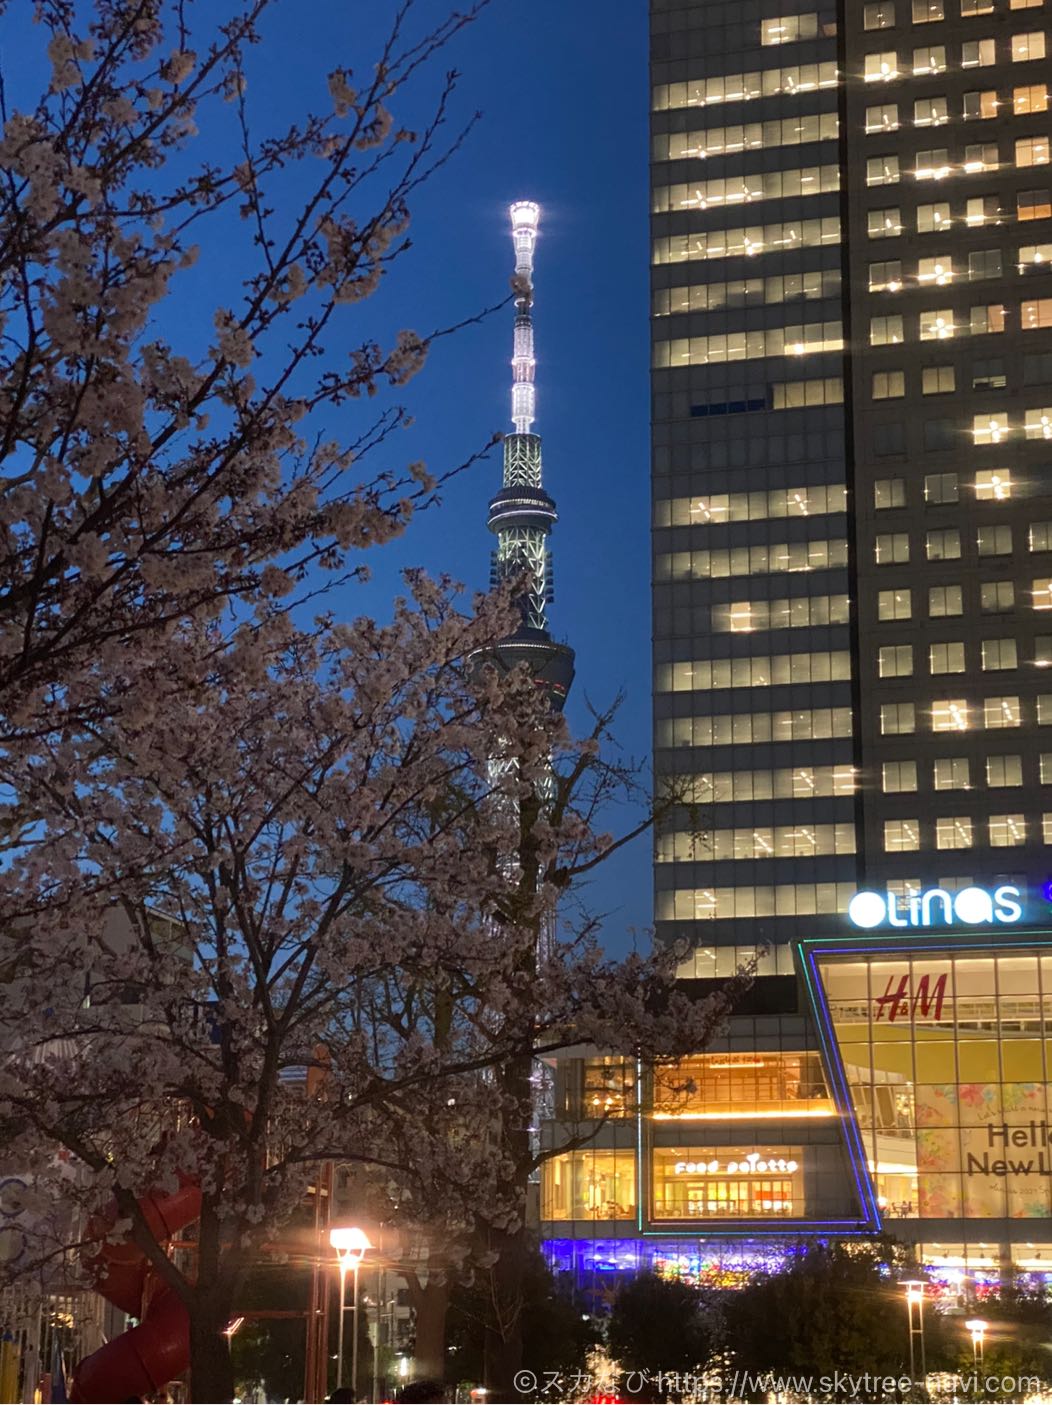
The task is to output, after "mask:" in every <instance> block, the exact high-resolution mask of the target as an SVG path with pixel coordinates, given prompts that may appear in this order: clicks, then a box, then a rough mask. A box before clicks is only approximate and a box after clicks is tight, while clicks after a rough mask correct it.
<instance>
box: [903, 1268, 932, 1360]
mask: <svg viewBox="0 0 1052 1405" xmlns="http://www.w3.org/2000/svg"><path fill="white" fill-rule="evenodd" d="M902 1286H903V1287H904V1288H905V1290H906V1319H907V1322H908V1324H909V1334H910V1380H911V1381H913V1380H916V1376H917V1362H916V1354H915V1350H914V1339H915V1338H919V1339H920V1365H921V1378H922V1379H924V1380H926V1379H927V1376H928V1368H927V1363H926V1362H925V1360H924V1284H923V1283H922V1282H921V1280H920V1279H919V1278H913V1279H910V1280H909V1282H907V1283H903V1285H902Z"/></svg>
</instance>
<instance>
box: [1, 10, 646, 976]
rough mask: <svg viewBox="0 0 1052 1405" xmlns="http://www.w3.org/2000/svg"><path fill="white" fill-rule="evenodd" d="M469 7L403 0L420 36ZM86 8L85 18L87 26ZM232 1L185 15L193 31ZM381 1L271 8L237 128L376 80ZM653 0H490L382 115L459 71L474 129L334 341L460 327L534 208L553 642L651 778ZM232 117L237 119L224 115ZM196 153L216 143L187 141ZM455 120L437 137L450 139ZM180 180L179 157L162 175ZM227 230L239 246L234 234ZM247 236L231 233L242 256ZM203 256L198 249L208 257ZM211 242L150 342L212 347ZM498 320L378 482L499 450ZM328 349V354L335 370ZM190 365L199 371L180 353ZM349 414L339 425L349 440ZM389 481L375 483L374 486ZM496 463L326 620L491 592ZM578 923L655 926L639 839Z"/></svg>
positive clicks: (492, 290)
mask: <svg viewBox="0 0 1052 1405" xmlns="http://www.w3.org/2000/svg"><path fill="white" fill-rule="evenodd" d="M458 3H459V5H460V7H461V8H463V7H464V3H465V0H415V4H414V5H413V7H412V12H411V14H412V22H413V23H414V24H415V26H416V28H417V29H420V28H421V27H423V26H426V25H427V23H428V22H429V21H430V22H431V23H437V22H438V21H439V20H440V19H441V18H442V17H443V16H444V15H445V14H446V13H447V12H448V10H449V9H450V8H453V7H455V6H456V5H457V4H458ZM89 8H90V0H78V9H79V10H80V12H81V14H84V13H85V12H86V11H87V10H88V9H89ZM235 8H236V6H235V5H234V0H197V3H196V4H191V5H190V6H189V7H188V11H189V15H190V18H191V22H192V23H193V22H194V15H195V13H196V15H197V16H199V17H200V20H198V21H197V22H198V23H200V22H201V21H203V20H204V19H205V18H206V17H207V18H208V19H209V20H212V19H219V18H221V17H223V16H227V15H229V14H230V13H231V11H232V10H233V9H235ZM394 8H395V0H282V3H280V4H278V5H276V7H275V10H274V13H273V14H268V15H266V16H265V18H264V22H263V26H262V29H263V36H264V43H263V44H262V45H261V46H260V47H259V48H257V49H256V50H254V52H253V54H252V56H251V60H250V67H249V85H248V99H249V114H250V118H251V119H252V120H253V126H254V127H256V128H257V129H258V130H259V131H262V130H264V129H265V128H267V127H268V125H269V129H270V130H274V129H279V128H280V126H281V124H282V122H283V121H287V120H288V119H290V118H291V117H292V116H293V114H295V113H298V112H299V111H300V110H301V109H302V107H303V106H304V105H308V106H313V107H314V109H315V110H326V109H327V108H328V105H329V100H328V97H327V94H326V89H325V74H326V73H327V72H328V71H329V70H330V69H332V68H334V67H336V66H337V65H340V66H343V67H347V68H351V69H357V70H359V76H358V77H357V84H358V86H361V85H362V83H363V80H364V78H365V76H366V74H365V73H364V72H362V70H371V66H372V64H373V62H374V61H375V58H376V54H377V50H378V42H379V38H380V36H381V35H382V34H383V33H384V32H385V31H386V25H387V22H388V21H389V19H390V17H391V15H392V14H393V12H394ZM646 9H647V7H646V4H645V2H644V0H531V3H529V4H528V5H527V4H523V3H521V0H491V3H490V5H489V7H488V8H487V9H486V10H485V11H484V12H483V14H482V16H481V17H480V18H479V19H478V20H477V21H476V22H475V23H473V24H471V25H470V26H468V27H467V29H466V30H465V31H463V32H462V33H461V34H460V35H459V36H458V37H457V38H455V39H454V41H453V42H452V44H451V45H450V47H449V48H447V49H446V50H445V51H444V52H443V53H442V54H440V55H439V57H438V59H437V62H436V64H435V65H434V66H433V68H432V70H431V71H430V72H425V73H424V74H422V75H421V77H420V81H419V82H418V83H417V84H416V86H415V88H414V90H413V91H412V92H411V93H410V94H407V95H405V96H404V97H403V98H400V99H399V100H398V101H396V102H394V103H393V104H392V106H393V110H394V114H395V117H396V120H397V121H398V122H399V123H400V124H402V125H407V126H418V125H420V123H421V122H422V121H423V119H424V115H425V114H426V113H427V112H428V111H429V110H430V107H431V104H432V103H433V101H434V98H435V96H436V95H437V91H438V88H439V87H440V84H441V78H442V74H443V72H444V71H445V70H446V69H447V68H452V67H455V68H456V69H458V70H459V71H460V73H461V74H462V78H461V82H460V86H459V89H458V93H457V98H456V101H455V103H454V118H455V119H456V120H457V121H465V120H467V119H468V118H470V116H471V114H472V112H473V111H474V110H476V109H478V110H479V111H480V112H481V117H480V120H479V122H478V123H477V125H476V126H475V128H474V130H473V131H472V133H471V134H470V136H469V138H468V141H467V143H466V145H465V147H464V149H463V150H462V151H461V152H460V153H459V154H458V155H457V156H456V157H455V159H454V162H453V164H452V165H451V166H449V167H447V168H446V169H445V170H443V171H441V172H439V174H438V175H437V176H436V177H435V179H434V180H433V182H431V183H430V184H428V185H426V186H425V187H424V188H423V189H422V190H421V191H420V192H419V193H418V194H417V196H416V197H415V200H414V203H413V209H412V214H413V222H412V226H411V230H410V236H411V239H412V241H413V248H412V249H411V251H410V252H409V253H408V254H407V255H406V256H405V257H404V258H403V259H402V260H400V261H399V262H398V263H397V265H396V267H395V269H394V270H393V271H392V273H391V276H390V278H389V279H387V280H385V283H384V286H383V288H382V290H381V292H380V293H379V294H378V295H377V296H376V297H375V298H374V299H371V300H370V301H369V302H368V303H367V304H363V305H361V306H360V308H355V309H354V310H353V316H351V313H350V310H349V317H351V320H350V321H349V323H348V326H349V328H350V332H349V335H350V336H351V337H352V338H354V339H360V338H361V337H362V336H363V335H376V336H377V337H379V338H380V339H381V340H387V339H388V338H389V336H390V334H391V332H392V331H393V330H396V329H397V328H400V327H411V328H413V329H415V330H417V331H419V332H422V333H426V332H429V331H431V330H433V329H435V328H436V327H442V326H446V325H450V324H452V323H456V322H458V321H460V320H461V319H462V318H464V317H466V316H471V315H472V314H474V313H476V312H477V311H479V310H480V309H481V308H484V307H485V306H487V305H490V304H493V303H496V302H498V301H500V300H501V299H502V298H504V297H505V296H506V295H507V293H508V282H509V278H510V275H511V271H512V267H513V252H512V244H511V238H510V234H509V226H508V219H507V206H508V204H509V203H510V202H511V201H512V200H515V199H524V198H525V199H533V200H536V201H538V202H539V203H540V205H541V207H542V217H541V220H542V222H541V237H540V241H539V244H538V253H537V269H536V303H535V323H536V342H537V356H538V368H537V386H538V422H537V425H536V428H537V429H538V430H539V431H540V433H541V434H542V435H543V439H544V467H545V482H546V486H547V488H548V490H549V491H550V492H551V493H552V494H553V496H554V497H555V499H556V502H557V504H558V508H559V513H560V519H561V520H560V522H559V524H558V526H557V527H556V531H555V536H554V539H553V545H554V557H555V583H556V602H555V607H554V611H553V616H552V620H553V629H554V632H555V634H556V635H557V637H560V638H563V639H566V640H567V641H568V642H570V643H571V644H572V645H573V646H574V648H575V649H576V651H577V681H576V683H575V686H574V692H573V695H572V697H571V700H570V703H569V707H568V713H569V716H570V719H571V722H573V723H575V724H576V726H577V728H578V729H582V728H585V727H586V726H587V724H588V717H587V712H586V708H585V699H586V697H587V698H590V699H592V700H593V701H594V702H595V704H596V705H597V706H605V705H606V704H608V703H609V702H610V701H611V699H612V698H613V697H614V696H615V694H617V692H618V691H619V690H622V689H623V690H624V691H625V693H626V699H625V703H624V705H623V707H622V710H621V714H620V721H619V727H618V732H619V736H620V739H621V742H622V746H623V750H624V753H625V755H626V756H627V757H630V758H633V759H635V760H637V761H638V762H639V764H640V767H641V769H642V770H643V772H644V775H645V776H647V777H648V775H649V750H650V703H649V647H650V646H649V639H650V607H649V556H648V552H649V507H648V504H649V493H648V454H649V447H648V372H647V345H648V341H647V321H646V318H647V215H646V210H647V197H646V162H647V101H646V85H647V76H646V46H647V13H646ZM32 15H33V7H32V5H31V4H30V3H29V0H22V3H21V5H16V6H14V7H12V8H11V9H10V10H8V11H7V12H6V13H5V16H4V18H3V20H2V22H0V62H2V65H3V74H4V81H5V85H6V90H7V97H8V101H9V104H11V105H12V106H14V107H19V106H27V105H30V104H31V100H32V98H33V96H34V94H35V92H39V80H40V77H41V74H42V72H43V71H45V70H44V67H43V65H42V63H41V62H40V57H41V56H40V47H41V34H40V30H39V29H34V26H33V25H32ZM226 111H227V112H228V113H229V114H230V116H231V117H232V116H233V109H232V108H230V107H228V108H227V109H226ZM201 125H202V133H201V137H200V138H199V139H198V141H196V142H195V143H194V144H193V145H194V148H195V150H194V152H193V155H194V156H195V157H196V158H197V159H201V157H202V156H203V155H204V154H205V151H204V150H203V149H202V143H204V144H205V146H207V143H209V142H213V143H214V144H215V145H216V147H217V148H218V146H219V144H220V143H221V141H222V140H223V138H222V137H220V136H218V135H217V134H216V132H215V131H214V130H213V129H210V128H208V127H207V126H205V124H204V122H202V124H201ZM453 128H454V123H452V122H451V125H450V132H451V134H452V131H453ZM176 159H178V158H176ZM230 232H231V234H233V233H234V231H233V230H231V231H230ZM244 232H245V226H244V225H242V226H241V228H240V229H239V230H238V231H237V234H238V236H239V238H240V237H243V235H244ZM203 242H204V241H203ZM237 247H238V241H237V240H231V241H230V243H229V247H228V245H227V242H226V240H225V239H224V238H223V237H220V238H219V239H218V240H215V238H214V234H213V243H212V244H211V245H210V246H209V247H208V248H207V249H206V250H205V253H206V255H207V257H204V258H203V259H202V262H201V265H200V266H199V267H198V268H197V269H195V270H194V272H193V273H192V274H189V275H186V278H185V279H184V281H183V283H182V284H181V285H180V288H179V294H178V297H177V298H174V299H170V300H169V302H168V303H167V304H166V306H165V308H164V310H163V322H164V325H163V331H164V333H165V335H168V336H170V337H171V339H172V340H173V341H174V342H175V344H176V345H179V343H180V342H181V341H183V340H185V341H186V342H187V343H188V345H187V350H188V351H190V350H191V348H192V347H193V346H195V345H196V346H197V347H198V348H201V347H202V345H204V346H207V344H208V341H210V340H211V338H212V327H211V316H212V309H213V308H214V307H215V305H216V303H217V302H226V303H227V304H228V305H231V304H234V303H236V300H237V292H238V289H237V284H238V280H239V278H240V276H241V275H242V273H243V269H242V268H241V267H239V265H238V261H237V257H236V255H235V253H234V250H235V249H236V248H237ZM512 317H513V314H512V310H511V308H510V307H509V308H507V309H504V310H503V311H502V312H500V313H499V314H497V315H496V316H495V317H492V318H490V319H489V320H488V321H486V322H485V323H483V324H482V325H480V326H473V327H468V328H466V329H465V330H463V331H462V332H460V333H458V334H457V335H456V336H455V337H452V338H445V339H443V340H441V341H440V342H439V343H438V344H437V346H436V348H435V350H434V351H433V353H432V356H431V358H430V359H429V362H428V365H427V367H426V369H425V370H424V372H423V373H422V374H421V375H420V376H418V377H417V378H416V379H415V380H413V381H412V382H411V383H410V384H409V386H408V387H406V389H405V390H404V391H403V392H401V393H400V398H402V399H404V402H405V404H406V405H407V407H408V408H409V410H410V411H411V412H412V414H413V415H414V417H415V422H414V425H413V427H412V428H411V429H410V430H407V431H404V432H402V433H401V434H400V435H399V436H398V438H397V439H396V440H395V441H394V443H393V444H392V445H391V446H390V451H389V454H388V462H389V463H390V464H391V466H392V467H394V466H398V465H404V463H406V462H408V461H409V460H411V459H413V458H423V459H424V460H426V462H427V463H428V466H429V467H430V468H431V469H432V471H434V472H441V470H442V469H443V468H448V467H450V466H453V465H455V464H457V463H460V462H461V461H462V460H463V459H464V458H465V457H466V456H467V455H469V454H470V453H471V452H472V451H474V450H475V449H477V448H478V447H479V446H480V445H481V444H483V443H485V442H486V440H487V439H488V438H489V437H490V435H491V434H492V433H493V432H494V431H495V430H501V431H503V430H507V429H510V427H511V426H510V421H509V407H510V375H511V373H510V367H509V359H510V355H511V330H512ZM332 349H333V348H332V345H331V343H330V350H332ZM191 354H192V352H191ZM362 414H363V410H362V409H361V408H360V407H358V406H357V405H354V406H352V407H348V409H347V415H348V421H347V423H346V424H341V423H340V421H339V419H338V418H334V423H333V425H332V429H333V430H335V431H336V433H337V434H341V433H343V432H348V431H349V432H350V433H353V430H354V426H355V424H356V423H359V424H360V423H361V415H362ZM381 466H382V463H381V462H375V463H373V465H372V467H373V469H376V468H379V467H381ZM499 477H500V461H499V450H497V451H495V452H494V453H492V455H491V456H490V458H489V460H488V461H486V462H484V463H483V464H481V465H480V466H477V467H476V468H474V469H473V470H471V472H470V473H468V474H465V475H462V476H461V477H460V478H458V479H456V480H455V481H454V482H453V483H452V484H451V485H450V486H449V487H448V488H447V490H446V491H445V492H444V495H443V503H442V506H441V507H440V508H437V509H433V510H432V511H430V512H428V513H426V514H424V515H422V516H421V517H420V518H419V519H418V520H417V521H416V522H415V523H414V524H413V526H412V527H411V529H410V531H409V532H408V534H407V535H406V536H405V537H404V538H402V539H401V540H400V541H398V542H396V543H395V544H394V545H392V546H389V547H385V548H383V549H382V551H380V552H377V553H374V554H372V555H370V556H369V557H368V560H369V564H370V566H371V568H372V571H373V579H372V581H371V582H370V583H369V584H368V585H365V586H353V587H349V588H347V589H346V590H345V591H344V592H343V593H342V594H341V595H340V596H339V597H338V599H337V600H334V601H333V602H332V604H333V606H334V608H336V609H337V610H340V611H342V612H345V613H346V614H347V615H348V616H353V615H357V614H361V613H375V614H378V615H383V614H384V613H385V612H386V608H387V605H388V602H389V601H390V599H391V597H392V596H393V595H394V594H395V593H396V591H397V590H398V588H399V579H398V573H399V572H400V570H401V569H402V568H404V567H405V566H409V565H422V566H424V567H426V568H427V569H428V570H430V571H432V572H435V573H438V572H443V571H444V572H448V573H450V574H452V575H454V576H455V577H456V578H458V579H460V580H462V581H463V582H465V583H466V584H467V585H468V586H469V587H471V588H473V589H477V588H480V587H485V586H486V585H487V583H488V574H489V553H490V549H491V545H492V542H493V539H492V537H491V536H490V534H489V533H488V532H487V530H486V527H485V518H486V504H487V500H488V498H489V496H490V495H491V493H492V492H493V491H494V490H495V489H496V488H497V487H498V486H499ZM588 896H589V903H590V905H591V906H592V907H593V908H598V909H599V910H601V911H604V912H606V913H608V914H609V919H608V923H607V927H606V940H607V944H608V945H609V946H610V947H611V948H612V949H615V950H616V949H623V947H624V946H625V944H626V941H627V936H626V933H627V931H628V930H629V929H632V928H635V929H637V930H639V931H640V932H641V933H642V932H643V930H644V929H646V928H647V927H648V925H649V922H650V917H651V884H650V872H649V841H648V840H647V839H645V838H644V839H643V840H642V841H641V842H637V843H636V844H635V845H634V846H633V848H632V849H631V850H629V851H626V852H625V853H623V854H622V855H621V856H620V857H619V858H618V859H616V860H614V861H613V862H612V863H611V864H610V865H608V866H607V867H606V868H605V869H601V870H600V871H599V873H598V874H597V875H596V877H595V879H594V881H593V883H592V887H591V891H590V893H589V895H588Z"/></svg>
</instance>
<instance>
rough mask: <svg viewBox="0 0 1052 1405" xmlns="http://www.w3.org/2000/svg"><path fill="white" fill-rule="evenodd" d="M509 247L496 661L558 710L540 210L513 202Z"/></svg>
mask: <svg viewBox="0 0 1052 1405" xmlns="http://www.w3.org/2000/svg"><path fill="white" fill-rule="evenodd" d="M509 213H510V215H511V233H512V239H513V241H514V244H515V276H514V279H513V288H514V290H515V334H514V344H513V354H512V362H511V365H512V387H511V419H512V424H513V425H514V429H513V431H512V433H511V434H508V435H506V436H505V439H504V472H503V480H502V483H501V487H500V490H499V491H498V492H497V493H495V494H494V495H493V497H492V498H491V499H490V504H489V518H488V522H487V525H488V526H489V529H490V531H491V532H493V533H494V535H495V536H496V538H497V546H496V549H495V550H494V552H493V556H492V562H491V569H490V583H491V585H494V586H496V585H499V584H500V583H501V582H503V581H506V580H516V581H519V582H520V585H521V590H522V593H521V596H520V599H519V604H520V608H521V610H522V623H521V624H520V625H519V627H518V628H517V629H516V630H515V633H514V634H512V635H509V637H508V638H506V639H502V640H501V642H500V644H499V645H498V646H497V650H496V653H497V657H498V658H499V660H500V662H501V663H502V664H503V665H504V666H505V667H507V668H509V669H510V668H514V667H515V666H516V665H517V664H520V663H525V664H527V665H528V667H529V668H530V670H531V672H532V674H533V677H534V680H535V682H536V683H537V685H538V687H544V688H547V690H548V694H549V697H550V699H551V702H552V706H553V707H556V708H562V706H563V704H564V703H565V701H566V697H567V694H568V693H569V691H570V685H571V684H572V682H573V676H574V651H573V649H571V648H570V646H569V645H568V644H560V643H558V642H556V641H555V640H554V639H553V638H552V636H551V631H550V629H549V625H548V607H549V605H551V603H552V601H553V599H554V589H553V584H552V558H551V551H550V549H549V545H548V538H549V536H550V535H551V530H552V527H553V526H554V524H555V522H556V520H557V517H558V514H557V513H556V510H555V502H554V501H553V499H552V498H551V496H550V495H549V494H548V493H546V492H545V490H544V486H543V481H542V464H541V437H540V435H539V434H535V433H534V432H533V422H534V419H535V417H536V391H535V388H534V372H535V368H536V362H535V360H534V355H533V254H534V247H535V245H536V242H537V228H538V224H539V220H540V209H539V207H538V206H537V205H535V204H534V203H533V202H532V201H530V200H519V201H517V202H516V203H515V204H514V205H512V206H511V209H510V212H509Z"/></svg>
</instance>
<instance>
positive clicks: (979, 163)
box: [963, 141, 1001, 176]
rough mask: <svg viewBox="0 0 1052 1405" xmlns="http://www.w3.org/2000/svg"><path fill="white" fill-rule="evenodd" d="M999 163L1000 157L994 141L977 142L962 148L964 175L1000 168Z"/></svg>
mask: <svg viewBox="0 0 1052 1405" xmlns="http://www.w3.org/2000/svg"><path fill="white" fill-rule="evenodd" d="M1000 165H1001V159H1000V154H999V152H998V149H997V143H996V142H992V141H984V142H977V143H975V144H973V145H972V146H966V147H965V148H964V167H963V169H964V173H965V175H968V176H974V175H978V174H979V173H980V172H981V171H996V170H998V169H1000Z"/></svg>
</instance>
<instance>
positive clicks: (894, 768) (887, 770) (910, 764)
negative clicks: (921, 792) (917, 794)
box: [881, 761, 917, 795]
mask: <svg viewBox="0 0 1052 1405" xmlns="http://www.w3.org/2000/svg"><path fill="white" fill-rule="evenodd" d="M881 781H882V788H883V790H884V793H885V794H886V795H896V794H900V793H901V792H903V791H912V790H916V789H917V763H916V761H885V762H884V765H883V767H882V771H881Z"/></svg>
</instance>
